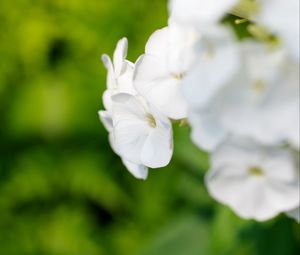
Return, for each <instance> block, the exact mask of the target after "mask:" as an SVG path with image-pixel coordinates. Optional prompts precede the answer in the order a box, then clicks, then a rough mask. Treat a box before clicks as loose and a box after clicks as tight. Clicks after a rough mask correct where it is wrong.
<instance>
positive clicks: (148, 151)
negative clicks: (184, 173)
mask: <svg viewBox="0 0 300 255" xmlns="http://www.w3.org/2000/svg"><path fill="white" fill-rule="evenodd" d="M153 117H154V118H155V121H156V127H155V128H152V130H150V133H149V136H148V137H147V139H146V141H145V144H144V146H143V149H142V152H141V160H142V162H143V164H144V165H146V166H149V167H151V168H158V167H164V166H166V165H168V164H169V162H170V160H171V157H172V154H173V134H172V126H171V123H170V121H169V120H168V119H166V118H164V119H162V118H158V115H155V114H154V116H153Z"/></svg>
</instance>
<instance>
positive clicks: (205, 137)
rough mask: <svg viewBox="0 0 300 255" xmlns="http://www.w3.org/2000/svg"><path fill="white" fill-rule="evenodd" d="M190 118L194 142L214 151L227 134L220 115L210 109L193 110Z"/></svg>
mask: <svg viewBox="0 0 300 255" xmlns="http://www.w3.org/2000/svg"><path fill="white" fill-rule="evenodd" d="M188 119H189V123H190V124H191V127H192V140H193V142H194V143H195V144H196V145H197V146H199V147H200V148H202V149H204V150H207V151H213V150H214V149H215V148H216V147H217V146H218V145H219V144H220V143H221V142H222V141H223V140H224V139H225V138H226V136H227V131H226V130H225V129H224V127H223V126H222V124H221V123H220V122H219V119H218V116H217V115H216V114H215V113H213V112H211V111H209V110H208V109H206V110H205V111H191V112H190V114H189V118H188Z"/></svg>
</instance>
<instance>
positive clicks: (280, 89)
mask: <svg viewBox="0 0 300 255" xmlns="http://www.w3.org/2000/svg"><path fill="white" fill-rule="evenodd" d="M242 56H243V57H242V62H241V66H240V69H239V72H238V74H237V77H235V79H234V80H232V81H231V82H230V83H229V84H228V85H227V86H226V87H224V89H223V90H221V91H220V96H219V97H218V103H219V104H221V105H222V107H220V109H221V113H220V114H219V116H220V118H221V122H222V123H223V124H224V125H225V126H226V128H227V129H228V130H229V131H230V132H231V133H233V134H237V135H243V136H250V137H252V138H254V139H256V140H259V141H260V142H263V143H266V144H276V143H281V142H289V143H290V144H291V145H293V146H294V147H295V148H299V122H300V120H299V115H300V113H299V70H298V65H297V64H295V63H293V62H292V61H290V60H289V59H288V58H287V57H286V56H285V55H284V54H282V52H272V51H270V50H269V49H267V48H266V47H264V46H263V45H261V44H257V43H250V42H249V43H246V42H245V43H244V44H243V54H242Z"/></svg>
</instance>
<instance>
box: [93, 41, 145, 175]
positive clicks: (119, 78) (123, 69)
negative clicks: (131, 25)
mask: <svg viewBox="0 0 300 255" xmlns="http://www.w3.org/2000/svg"><path fill="white" fill-rule="evenodd" d="M127 48H128V42H127V39H126V38H123V39H121V40H120V41H119V42H118V44H117V47H116V49H115V52H114V56H113V63H112V61H111V59H110V57H109V56H107V55H106V54H104V55H103V56H102V60H103V63H104V65H105V67H106V68H107V71H108V74H107V89H106V91H105V92H104V94H103V103H104V107H105V109H106V111H99V112H98V114H99V118H100V120H101V121H102V123H103V125H104V127H105V128H106V130H107V131H108V133H109V142H110V145H111V147H112V149H113V151H114V152H115V153H116V154H117V155H119V156H120V157H121V159H122V162H123V164H124V165H125V166H126V168H127V169H128V171H129V172H130V173H131V174H132V175H133V176H134V177H136V178H138V179H146V178H147V176H148V168H147V167H146V166H144V165H142V164H135V163H132V162H130V161H128V160H126V159H125V158H124V157H122V156H121V155H120V153H119V151H118V148H117V147H116V143H115V138H114V135H113V120H112V104H113V102H112V96H113V95H116V94H118V93H122V92H124V93H130V94H132V95H135V94H136V91H135V90H134V88H133V85H132V76H133V70H134V64H133V63H131V62H129V61H128V60H126V56H127Z"/></svg>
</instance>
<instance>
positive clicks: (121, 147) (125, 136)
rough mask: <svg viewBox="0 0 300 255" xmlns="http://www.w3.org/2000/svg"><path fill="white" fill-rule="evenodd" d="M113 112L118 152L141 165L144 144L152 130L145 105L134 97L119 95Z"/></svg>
mask: <svg viewBox="0 0 300 255" xmlns="http://www.w3.org/2000/svg"><path fill="white" fill-rule="evenodd" d="M112 112H113V115H112V116H113V124H114V131H113V132H114V137H115V142H116V147H117V150H118V151H119V153H120V155H121V156H122V157H123V158H124V159H127V160H129V161H131V162H133V163H136V164H140V163H141V159H140V154H141V151H142V148H143V144H144V142H145V140H146V138H147V136H148V133H149V129H150V128H151V127H150V126H149V125H148V124H147V121H146V116H147V113H146V111H145V109H144V107H143V105H142V104H141V103H140V102H139V101H138V99H137V98H135V97H134V96H132V95H129V94H125V93H122V94H117V95H115V96H113V107H112Z"/></svg>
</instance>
